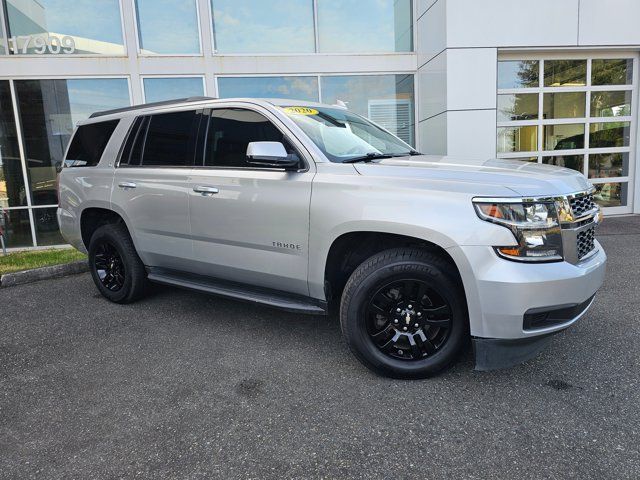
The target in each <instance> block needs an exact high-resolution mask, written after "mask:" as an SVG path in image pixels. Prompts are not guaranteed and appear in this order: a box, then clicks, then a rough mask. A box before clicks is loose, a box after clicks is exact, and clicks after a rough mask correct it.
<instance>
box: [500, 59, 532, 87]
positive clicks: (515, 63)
mask: <svg viewBox="0 0 640 480" xmlns="http://www.w3.org/2000/svg"><path fill="white" fill-rule="evenodd" d="M539 85H540V62H539V61H538V60H504V61H502V60H501V61H499V62H498V88H499V89H506V88H531V87H537V86H539Z"/></svg>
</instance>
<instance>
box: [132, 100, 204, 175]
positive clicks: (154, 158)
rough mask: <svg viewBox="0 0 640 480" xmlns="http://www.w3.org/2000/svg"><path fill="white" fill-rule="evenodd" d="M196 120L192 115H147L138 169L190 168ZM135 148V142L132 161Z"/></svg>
mask: <svg viewBox="0 0 640 480" xmlns="http://www.w3.org/2000/svg"><path fill="white" fill-rule="evenodd" d="M199 118H200V116H199V115H197V114H196V112H195V111H186V112H174V113H162V114H158V115H151V116H150V117H149V125H148V127H147V132H146V141H145V143H144V150H143V152H142V165H143V166H162V167H186V166H191V165H193V155H194V151H195V139H196V136H197V128H198V120H199ZM141 131H142V130H141ZM137 144H138V142H136V144H134V148H133V150H134V151H132V157H133V155H134V153H135V149H136V146H137Z"/></svg>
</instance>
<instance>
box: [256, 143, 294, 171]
mask: <svg viewBox="0 0 640 480" xmlns="http://www.w3.org/2000/svg"><path fill="white" fill-rule="evenodd" d="M247 162H248V163H249V164H250V165H260V166H261V167H275V168H291V167H295V166H297V165H298V164H299V162H300V160H299V159H298V157H297V156H294V155H289V154H288V153H287V151H286V150H285V148H284V145H282V143H280V142H251V143H249V145H248V146H247Z"/></svg>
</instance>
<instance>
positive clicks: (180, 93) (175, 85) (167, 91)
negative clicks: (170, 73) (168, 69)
mask: <svg viewBox="0 0 640 480" xmlns="http://www.w3.org/2000/svg"><path fill="white" fill-rule="evenodd" d="M143 84H144V100H145V102H147V103H151V102H162V101H164V100H174V99H176V98H187V97H201V96H203V95H204V84H203V79H202V77H154V78H145V79H144V80H143Z"/></svg>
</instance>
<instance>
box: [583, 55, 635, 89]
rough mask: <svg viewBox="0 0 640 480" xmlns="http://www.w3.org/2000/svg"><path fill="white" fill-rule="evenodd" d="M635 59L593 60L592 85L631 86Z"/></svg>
mask: <svg viewBox="0 0 640 480" xmlns="http://www.w3.org/2000/svg"><path fill="white" fill-rule="evenodd" d="M632 77H633V59H631V58H616V59H611V60H607V59H595V58H594V59H593V61H592V63H591V84H592V85H631V83H632V80H633V78H632Z"/></svg>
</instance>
